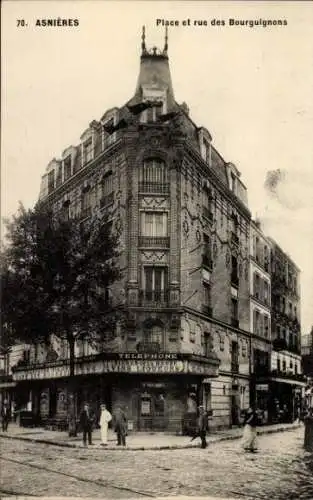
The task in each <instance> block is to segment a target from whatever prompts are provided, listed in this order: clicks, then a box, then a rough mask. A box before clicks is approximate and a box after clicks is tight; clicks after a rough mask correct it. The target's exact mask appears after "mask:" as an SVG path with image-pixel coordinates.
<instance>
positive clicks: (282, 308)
mask: <svg viewBox="0 0 313 500" xmlns="http://www.w3.org/2000/svg"><path fill="white" fill-rule="evenodd" d="M285 309H286V300H285V297H282V298H281V312H282V313H284V312H285Z"/></svg>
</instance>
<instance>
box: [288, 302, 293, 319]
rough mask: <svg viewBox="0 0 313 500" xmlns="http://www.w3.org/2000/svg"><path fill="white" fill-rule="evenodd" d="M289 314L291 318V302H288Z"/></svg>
mask: <svg viewBox="0 0 313 500" xmlns="http://www.w3.org/2000/svg"><path fill="white" fill-rule="evenodd" d="M289 316H290V318H292V303H291V302H289Z"/></svg>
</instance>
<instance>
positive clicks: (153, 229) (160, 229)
mask: <svg viewBox="0 0 313 500" xmlns="http://www.w3.org/2000/svg"><path fill="white" fill-rule="evenodd" d="M141 235H142V236H167V212H142V213H141Z"/></svg>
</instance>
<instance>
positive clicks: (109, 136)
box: [102, 116, 117, 151]
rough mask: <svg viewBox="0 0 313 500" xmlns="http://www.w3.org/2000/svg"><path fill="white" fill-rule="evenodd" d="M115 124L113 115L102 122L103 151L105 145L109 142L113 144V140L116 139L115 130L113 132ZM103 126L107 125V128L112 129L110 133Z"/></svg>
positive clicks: (108, 144) (107, 145)
mask: <svg viewBox="0 0 313 500" xmlns="http://www.w3.org/2000/svg"><path fill="white" fill-rule="evenodd" d="M114 126H115V122H114V117H113V116H112V118H110V119H109V120H107V121H106V122H104V123H103V124H102V151H104V150H105V149H106V148H107V147H109V146H110V144H113V142H115V141H116V137H117V135H116V132H113V130H114ZM105 127H108V129H110V128H111V129H112V133H109V132H108V131H107V130H106V129H105Z"/></svg>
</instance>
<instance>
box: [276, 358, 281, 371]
mask: <svg viewBox="0 0 313 500" xmlns="http://www.w3.org/2000/svg"><path fill="white" fill-rule="evenodd" d="M277 371H279V372H280V371H281V361H280V359H278V360H277Z"/></svg>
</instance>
